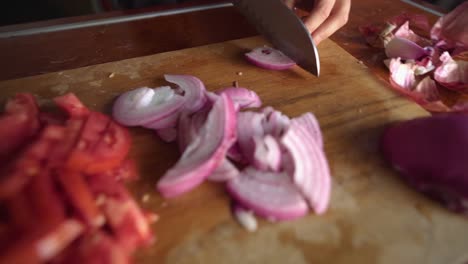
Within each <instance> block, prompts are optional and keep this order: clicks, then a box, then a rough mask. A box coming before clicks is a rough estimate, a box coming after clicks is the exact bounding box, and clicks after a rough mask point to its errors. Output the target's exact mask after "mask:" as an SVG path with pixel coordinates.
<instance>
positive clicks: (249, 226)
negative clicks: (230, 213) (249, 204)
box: [234, 205, 258, 232]
mask: <svg viewBox="0 0 468 264" xmlns="http://www.w3.org/2000/svg"><path fill="white" fill-rule="evenodd" d="M234 216H235V217H236V219H237V222H239V224H240V225H241V226H242V227H243V228H245V229H246V230H247V231H249V232H255V231H256V230H257V225H258V224H257V219H255V215H254V214H253V212H252V211H248V210H246V209H244V208H242V207H241V206H239V205H236V206H235V207H234Z"/></svg>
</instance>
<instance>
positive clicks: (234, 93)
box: [216, 87, 262, 109]
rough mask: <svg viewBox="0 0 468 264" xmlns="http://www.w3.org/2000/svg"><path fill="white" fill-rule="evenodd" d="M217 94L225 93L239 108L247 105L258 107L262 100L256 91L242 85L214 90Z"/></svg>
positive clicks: (247, 106)
mask: <svg viewBox="0 0 468 264" xmlns="http://www.w3.org/2000/svg"><path fill="white" fill-rule="evenodd" d="M216 93H217V94H223V93H225V94H227V95H228V96H229V97H231V99H232V101H233V102H234V103H235V104H237V105H239V107H240V108H241V109H243V108H249V107H260V106H262V101H261V100H260V97H258V95H257V93H255V92H254V91H251V90H249V89H246V88H242V87H228V88H224V89H221V90H219V91H217V92H216Z"/></svg>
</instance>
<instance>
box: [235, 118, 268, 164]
mask: <svg viewBox="0 0 468 264" xmlns="http://www.w3.org/2000/svg"><path fill="white" fill-rule="evenodd" d="M264 120H265V115H264V114H263V113H257V112H252V111H247V112H240V113H238V114H237V143H238V145H239V150H240V151H241V153H242V155H243V156H244V157H245V158H246V159H247V161H248V162H254V151H255V142H254V138H256V137H263V135H264V130H263V126H262V124H263V123H264V122H265V121H264Z"/></svg>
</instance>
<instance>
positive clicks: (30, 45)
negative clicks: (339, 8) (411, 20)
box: [0, 0, 440, 80]
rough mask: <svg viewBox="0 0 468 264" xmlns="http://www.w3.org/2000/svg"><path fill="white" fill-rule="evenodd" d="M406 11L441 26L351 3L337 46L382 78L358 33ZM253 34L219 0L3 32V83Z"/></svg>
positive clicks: (384, 7)
mask: <svg viewBox="0 0 468 264" xmlns="http://www.w3.org/2000/svg"><path fill="white" fill-rule="evenodd" d="M419 4H420V5H426V6H428V5H427V4H424V3H422V2H419ZM430 7H431V8H432V9H434V10H439V9H437V8H436V7H434V6H430ZM403 11H407V12H416V13H423V14H427V16H428V18H429V19H430V22H431V23H433V22H434V21H435V20H436V19H437V16H436V15H434V14H430V13H428V12H426V11H423V10H421V9H419V8H416V7H414V6H412V5H409V4H407V3H404V2H402V1H393V0H353V2H352V7H351V12H350V16H349V21H348V23H347V24H346V26H344V27H343V28H341V29H340V30H339V31H338V32H336V33H335V34H334V35H333V36H332V37H331V40H333V41H334V42H335V43H337V44H338V45H339V46H341V47H342V48H344V49H345V50H346V51H348V52H349V53H350V54H351V55H353V56H354V57H356V58H358V59H359V60H362V61H363V62H364V63H366V65H368V66H369V67H371V68H372V69H374V70H376V71H377V72H379V71H380V72H382V70H383V69H382V64H381V63H380V61H376V60H375V58H376V57H375V56H374V55H375V53H376V50H373V49H370V48H368V47H367V46H366V44H365V42H364V41H363V39H362V38H361V36H360V35H359V32H358V30H357V27H358V26H360V25H363V24H365V23H369V22H383V21H385V18H388V17H391V16H393V15H397V14H400V13H401V12H403ZM439 11H440V10H439ZM254 35H257V32H256V31H255V29H254V28H253V27H252V26H251V25H249V24H248V23H247V22H246V20H245V19H244V18H243V17H242V16H241V14H240V13H239V12H238V11H237V10H236V9H235V8H234V7H232V6H230V4H229V3H226V2H225V1H219V0H196V1H191V2H187V3H184V4H179V5H164V6H156V7H153V8H145V9H141V10H130V11H115V12H110V13H104V14H99V15H94V16H82V17H72V18H65V19H57V20H51V21H42V22H37V23H29V24H24V25H14V26H7V27H0V69H1V71H0V80H7V79H13V78H20V77H25V76H31V75H37V74H42V73H48V72H55V71H61V70H66V69H74V68H78V67H83V66H89V65H95V64H100V63H105V62H111V61H119V60H123V59H128V58H134V57H139V56H145V55H150V54H156V53H161V52H166V51H172V50H179V49H184V48H190V47H195V46H200V45H206V44H211V43H218V42H223V41H227V40H233V39H238V38H244V37H250V36H254ZM319 50H320V46H319Z"/></svg>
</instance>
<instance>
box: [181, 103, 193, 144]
mask: <svg viewBox="0 0 468 264" xmlns="http://www.w3.org/2000/svg"><path fill="white" fill-rule="evenodd" d="M191 125H192V119H191V117H190V114H189V113H187V112H183V113H181V114H180V117H179V122H178V123H177V144H178V146H179V151H180V152H181V153H183V152H184V150H185V148H186V147H187V146H188V145H189V144H190V142H191V141H192V138H193V137H192V131H191V129H190V126H191Z"/></svg>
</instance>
